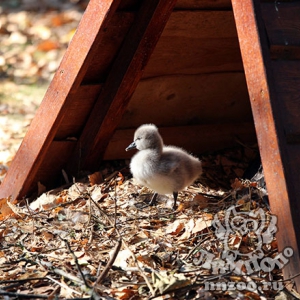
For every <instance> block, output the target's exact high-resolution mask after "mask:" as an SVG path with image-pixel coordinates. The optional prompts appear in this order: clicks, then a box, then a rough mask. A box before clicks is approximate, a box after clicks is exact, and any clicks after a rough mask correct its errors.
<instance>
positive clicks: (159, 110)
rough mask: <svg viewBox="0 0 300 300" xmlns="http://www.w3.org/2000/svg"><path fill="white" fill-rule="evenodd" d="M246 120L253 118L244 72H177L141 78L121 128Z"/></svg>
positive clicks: (124, 115)
mask: <svg viewBox="0 0 300 300" xmlns="http://www.w3.org/2000/svg"><path fill="white" fill-rule="evenodd" d="M246 121H249V122H251V121H253V119H252V112H251V107H250V102H249V96H248V91H247V86H246V80H245V75H244V73H242V72H241V73H213V74H199V75H176V76H161V77H154V78H149V79H144V80H141V81H140V82H139V84H138V86H137V88H136V90H135V92H134V94H133V96H132V98H131V100H130V102H129V105H128V107H127V108H126V110H125V112H124V114H123V117H122V121H121V123H120V125H119V126H118V128H136V127H138V126H140V125H141V124H143V123H151V122H152V123H154V124H156V125H157V126H183V125H187V124H189V125H193V124H194V125H195V124H213V123H233V122H235V123H238V122H246Z"/></svg>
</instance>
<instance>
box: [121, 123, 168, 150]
mask: <svg viewBox="0 0 300 300" xmlns="http://www.w3.org/2000/svg"><path fill="white" fill-rule="evenodd" d="M162 147H163V140H162V138H161V136H160V134H159V132H158V129H157V127H156V126H155V125H154V124H144V125H141V126H140V127H139V128H138V129H137V130H136V131H135V133H134V141H133V143H131V144H130V145H129V146H128V147H127V148H126V151H128V150H131V149H135V148H136V149H138V150H145V149H157V150H160V151H161V150H162Z"/></svg>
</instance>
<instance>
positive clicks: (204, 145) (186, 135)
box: [104, 122, 256, 160]
mask: <svg viewBox="0 0 300 300" xmlns="http://www.w3.org/2000/svg"><path fill="white" fill-rule="evenodd" d="M135 130H136V128H132V129H120V130H117V131H116V132H115V133H114V135H113V136H112V137H111V139H110V142H109V144H108V147H107V149H106V151H105V154H104V159H105V160H113V159H120V158H123V159H128V158H131V157H132V155H133V154H134V152H133V151H132V152H128V151H127V152H126V151H125V148H126V147H127V146H128V145H129V144H130V143H132V141H133V134H134V131H135ZM159 132H160V134H161V135H162V137H163V139H164V142H165V144H166V145H176V146H178V147H182V148H184V149H186V150H187V151H188V152H191V153H193V154H195V155H199V154H201V153H204V152H206V151H215V150H218V149H224V148H226V147H233V146H236V145H237V141H238V140H240V141H243V142H245V143H246V144H253V143H255V142H256V136H255V130H254V126H253V123H252V122H244V123H227V124H207V125H194V126H176V127H175V126H173V127H162V128H159ZM207 141H209V142H207Z"/></svg>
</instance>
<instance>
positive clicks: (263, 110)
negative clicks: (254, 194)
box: [232, 0, 300, 289]
mask: <svg viewBox="0 0 300 300" xmlns="http://www.w3.org/2000/svg"><path fill="white" fill-rule="evenodd" d="M262 5H263V4H262ZM232 6H233V10H234V15H235V20H236V25H237V30H238V36H239V42H240V47H241V52H242V58H243V62H244V68H245V74H246V80H247V85H248V90H249V96H250V101H251V106H252V111H253V117H254V121H255V127H256V133H257V139H258V143H259V147H260V154H261V157H262V163H263V167H264V172H265V178H266V183H267V188H268V192H269V198H270V205H271V210H272V212H273V213H274V214H276V215H277V216H278V223H277V226H278V229H279V231H278V233H277V234H276V238H277V240H278V245H279V250H280V251H282V250H283V249H284V248H285V247H292V248H293V250H294V254H293V256H292V257H291V258H290V263H289V264H288V265H287V266H285V267H284V268H283V273H284V277H285V278H286V279H287V278H290V277H292V276H294V275H296V274H299V272H300V260H299V250H298V249H299V243H300V230H299V228H300V218H299V211H300V210H299V208H300V207H299V195H300V185H299V178H297V177H295V175H296V174H295V173H293V170H292V168H291V167H290V165H291V164H293V163H294V161H295V162H297V160H296V159H295V158H296V157H297V155H298V157H299V155H300V153H299V147H298V149H295V148H294V149H293V151H289V149H288V148H289V147H290V146H288V145H287V144H286V137H285V132H284V126H283V122H282V115H281V109H280V107H281V106H280V104H279V103H280V101H283V100H282V99H281V98H280V95H277V94H276V90H275V86H276V81H275V80H274V77H273V74H272V64H271V59H270V53H269V46H268V43H267V39H266V36H265V28H264V26H263V22H262V15H261V11H260V3H259V1H256V0H243V1H240V0H232ZM298 109H299V108H298ZM295 150H297V153H295V152H294V151H295ZM288 154H289V155H288ZM294 280H295V282H296V284H297V288H298V289H300V278H299V277H296V278H295V279H294Z"/></svg>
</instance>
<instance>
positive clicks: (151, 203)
mask: <svg viewBox="0 0 300 300" xmlns="http://www.w3.org/2000/svg"><path fill="white" fill-rule="evenodd" d="M157 195H158V194H157V193H154V194H153V196H152V198H151V200H150V202H149V205H150V206H153V205H156V199H157Z"/></svg>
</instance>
